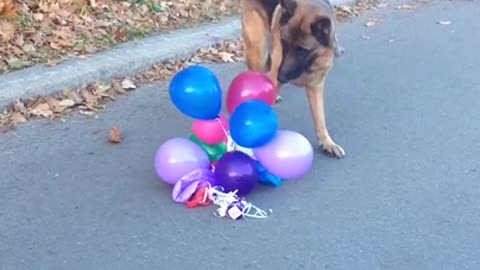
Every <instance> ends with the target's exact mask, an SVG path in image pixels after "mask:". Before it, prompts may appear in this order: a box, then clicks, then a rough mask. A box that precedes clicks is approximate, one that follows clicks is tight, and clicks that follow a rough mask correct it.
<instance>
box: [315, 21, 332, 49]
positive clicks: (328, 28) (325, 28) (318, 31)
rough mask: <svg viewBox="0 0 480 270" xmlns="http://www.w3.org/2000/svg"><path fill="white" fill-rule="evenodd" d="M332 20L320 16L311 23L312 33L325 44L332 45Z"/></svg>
mask: <svg viewBox="0 0 480 270" xmlns="http://www.w3.org/2000/svg"><path fill="white" fill-rule="evenodd" d="M332 26H333V25H332V20H331V19H330V18H328V17H320V18H318V19H316V20H315V22H313V23H312V24H311V25H310V29H311V30H312V35H313V36H314V37H315V38H316V39H317V41H318V42H319V43H320V44H322V45H323V46H326V47H328V46H331V45H332V44H333V41H332Z"/></svg>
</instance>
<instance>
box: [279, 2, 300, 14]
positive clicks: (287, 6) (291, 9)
mask: <svg viewBox="0 0 480 270" xmlns="http://www.w3.org/2000/svg"><path fill="white" fill-rule="evenodd" d="M280 6H281V7H282V8H283V10H284V11H285V12H287V13H288V14H289V15H293V13H295V9H296V8H297V0H280Z"/></svg>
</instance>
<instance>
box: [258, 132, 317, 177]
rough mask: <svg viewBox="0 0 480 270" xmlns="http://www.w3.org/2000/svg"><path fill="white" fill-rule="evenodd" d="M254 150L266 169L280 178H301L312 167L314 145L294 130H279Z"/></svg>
mask: <svg viewBox="0 0 480 270" xmlns="http://www.w3.org/2000/svg"><path fill="white" fill-rule="evenodd" d="M253 152H254V154H255V158H256V159H257V160H258V161H259V162H260V164H262V166H263V167H265V169H267V170H268V171H269V172H270V173H272V174H273V175H276V176H278V177H280V178H284V179H293V178H300V177H302V176H304V175H305V174H306V173H307V172H308V170H309V169H310V168H311V167H312V162H313V148H312V145H311V144H310V142H309V141H308V140H307V138H305V137H304V136H303V135H301V134H300V133H297V132H294V131H290V130H279V131H278V132H277V134H276V135H275V137H274V138H273V139H272V140H271V141H270V142H268V143H267V144H266V145H264V146H262V147H258V148H255V149H254V150H253Z"/></svg>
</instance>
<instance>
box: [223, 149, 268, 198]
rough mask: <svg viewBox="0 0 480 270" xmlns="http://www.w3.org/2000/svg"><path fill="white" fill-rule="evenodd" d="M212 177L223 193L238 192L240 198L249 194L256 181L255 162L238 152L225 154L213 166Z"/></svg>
mask: <svg viewBox="0 0 480 270" xmlns="http://www.w3.org/2000/svg"><path fill="white" fill-rule="evenodd" d="M214 176H215V179H216V180H217V185H219V186H221V187H223V188H224V189H225V192H230V191H234V190H238V192H237V194H238V195H239V196H241V197H243V196H245V195H247V194H248V193H250V192H251V191H252V190H253V189H254V188H255V186H256V185H257V181H258V172H257V168H256V164H255V161H254V160H253V159H252V158H251V157H250V156H248V155H247V154H245V153H243V152H240V151H231V152H227V153H225V154H224V155H223V156H222V157H221V158H220V159H219V160H218V162H217V164H216V165H215V171H214Z"/></svg>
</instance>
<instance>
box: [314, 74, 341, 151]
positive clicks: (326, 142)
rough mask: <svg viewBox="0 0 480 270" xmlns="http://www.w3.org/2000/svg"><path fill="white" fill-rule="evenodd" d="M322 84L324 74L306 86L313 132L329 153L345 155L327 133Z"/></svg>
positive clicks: (323, 82)
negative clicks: (315, 81) (319, 79)
mask: <svg viewBox="0 0 480 270" xmlns="http://www.w3.org/2000/svg"><path fill="white" fill-rule="evenodd" d="M324 86H325V76H324V77H323V78H322V80H321V81H320V82H319V83H316V84H314V85H312V86H307V88H306V89H305V90H306V92H307V98H308V104H309V106H310V111H311V113H312V117H313V122H314V125H315V133H316V135H317V138H318V140H319V144H320V145H321V146H322V148H323V149H324V150H325V151H327V152H328V153H330V154H331V155H333V156H335V157H337V158H341V157H344V156H345V151H344V150H343V148H342V147H341V146H340V145H338V144H336V143H335V142H334V141H333V140H332V138H331V137H330V134H329V133H328V129H327V124H326V120H325V105H324V100H323V99H324Z"/></svg>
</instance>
